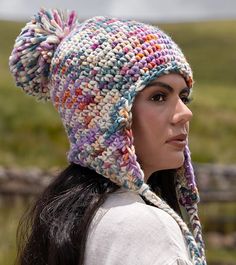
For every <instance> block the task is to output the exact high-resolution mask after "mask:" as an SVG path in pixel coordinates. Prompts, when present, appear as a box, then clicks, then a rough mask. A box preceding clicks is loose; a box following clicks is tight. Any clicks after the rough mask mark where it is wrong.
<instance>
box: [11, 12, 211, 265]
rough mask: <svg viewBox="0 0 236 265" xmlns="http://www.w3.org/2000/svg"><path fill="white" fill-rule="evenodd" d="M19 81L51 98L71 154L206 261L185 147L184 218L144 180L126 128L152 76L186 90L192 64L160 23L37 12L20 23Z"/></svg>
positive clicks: (181, 175) (14, 67) (14, 58)
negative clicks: (155, 210)
mask: <svg viewBox="0 0 236 265" xmlns="http://www.w3.org/2000/svg"><path fill="white" fill-rule="evenodd" d="M10 70H11V72H12V74H13V76H14V78H15V80H16V84H17V85H18V86H20V87H22V88H23V90H24V91H25V92H26V93H27V94H30V95H33V96H36V98H37V99H44V100H51V101H52V103H53V105H54V106H55V108H56V109H57V110H58V112H59V114H60V116H61V119H62V122H63V125H64V127H65V130H66V133H67V135H68V139H69V142H70V150H69V152H68V160H69V161H70V162H74V163H77V164H80V165H82V166H85V167H89V168H91V169H93V170H95V171H96V172H97V173H99V174H101V175H103V176H104V177H107V178H109V179H110V180H111V181H113V182H114V183H116V184H118V185H119V186H123V187H125V188H127V189H130V190H134V191H136V192H138V193H140V194H141V195H143V196H145V197H146V198H147V200H149V201H150V202H152V203H153V204H154V205H156V206H157V207H159V208H161V209H163V210H164V211H166V212H168V213H169V214H170V215H171V216H172V217H173V218H174V219H175V220H176V221H177V223H178V224H179V225H180V228H181V230H182V232H183V234H184V236H185V239H186V242H187V245H188V249H189V252H190V254H191V257H192V259H193V262H194V264H206V262H205V256H204V244H203V241H202V236H201V225H200V221H199V218H198V215H197V205H196V204H197V203H198V201H199V195H198V191H197V187H196V183H195V178H194V173H193V169H192V165H191V157H190V152H189V149H188V147H186V149H185V163H184V165H183V167H182V168H181V169H179V170H178V178H177V185H176V190H177V195H178V199H179V202H180V203H181V204H182V205H183V206H184V207H185V208H186V210H187V212H188V214H189V216H190V221H191V227H190V230H191V232H192V233H193V235H192V233H191V232H190V231H189V228H188V227H187V225H186V224H185V222H184V221H183V220H182V219H181V218H180V217H179V216H178V215H177V214H176V213H175V212H174V211H173V210H172V209H171V208H170V207H169V206H168V205H167V204H166V203H165V202H164V201H163V200H161V199H160V198H159V197H158V196H157V195H156V194H155V193H153V192H152V191H151V190H150V187H149V186H148V185H147V184H146V183H145V182H144V173H143V170H142V169H141V166H140V164H139V163H138V161H137V157H136V154H135V148H134V145H133V142H134V139H133V134H132V130H131V124H132V113H131V108H132V104H133V102H134V98H135V96H136V95H137V93H138V92H139V91H141V90H142V89H143V88H144V87H145V86H146V85H147V84H148V83H149V82H150V81H152V80H154V79H156V78H157V77H159V76H161V75H164V74H168V73H179V74H181V75H182V76H183V77H184V79H185V81H186V83H187V85H188V86H189V87H190V88H191V87H192V83H193V79H192V71H191V68H190V66H189V64H188V62H187V61H186V58H185V57H184V55H183V53H182V51H181V50H180V48H179V47H178V46H177V44H176V43H175V42H174V41H173V40H172V39H171V38H170V37H169V36H168V35H167V34H166V33H164V32H163V31H161V30H160V29H159V28H157V27H154V26H151V25H147V24H143V23H139V22H136V21H132V20H121V19H116V18H108V17H94V18H91V19H89V20H86V21H84V22H83V23H78V21H77V19H76V16H75V13H74V12H71V13H66V12H65V13H63V12H60V11H58V10H48V11H47V10H44V9H42V10H40V11H39V13H38V14H37V15H35V17H34V18H33V19H32V20H31V21H30V22H29V23H28V24H27V25H26V26H25V27H24V28H23V29H22V31H21V33H20V35H19V36H18V37H17V39H16V43H15V46H14V49H13V51H12V54H11V57H10Z"/></svg>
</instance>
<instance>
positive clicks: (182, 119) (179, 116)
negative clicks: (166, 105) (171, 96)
mask: <svg viewBox="0 0 236 265" xmlns="http://www.w3.org/2000/svg"><path fill="white" fill-rule="evenodd" d="M192 116H193V113H192V111H191V110H190V109H189V108H188V107H187V105H186V104H184V102H183V101H182V100H181V99H179V100H178V102H177V104H176V108H175V112H174V114H173V116H172V124H178V123H181V124H184V123H187V122H189V121H190V120H191V119H192Z"/></svg>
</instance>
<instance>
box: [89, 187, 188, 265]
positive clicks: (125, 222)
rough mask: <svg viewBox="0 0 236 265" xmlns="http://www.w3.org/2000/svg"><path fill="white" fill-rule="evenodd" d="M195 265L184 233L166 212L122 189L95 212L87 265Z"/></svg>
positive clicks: (90, 229)
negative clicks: (191, 259)
mask: <svg viewBox="0 0 236 265" xmlns="http://www.w3.org/2000/svg"><path fill="white" fill-rule="evenodd" d="M175 264H178V265H192V262H191V261H190V257H189V254H188V251H187V248H186V245H185V241H184V238H183V235H182V232H181V230H180V228H179V226H178V224H177V223H176V221H175V220H174V219H173V218H172V217H171V216H170V215H169V214H167V213H166V212H164V211H163V210H160V209H158V208H156V207H153V206H150V205H147V204H146V203H145V201H144V200H143V199H142V197H141V196H140V195H138V194H137V193H135V192H133V191H128V190H126V189H125V188H120V189H118V190H117V191H116V192H114V193H112V194H110V195H109V197H108V198H107V199H106V201H105V203H104V204H103V205H102V206H101V207H100V208H99V209H98V211H97V212H96V214H95V216H94V218H93V220H92V222H91V224H90V227H89V231H88V238H87V241H86V248H85V263H84V265H175Z"/></svg>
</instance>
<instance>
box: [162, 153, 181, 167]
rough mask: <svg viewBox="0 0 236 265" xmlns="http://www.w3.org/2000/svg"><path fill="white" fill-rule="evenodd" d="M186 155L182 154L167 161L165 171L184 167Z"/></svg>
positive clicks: (170, 157)
mask: <svg viewBox="0 0 236 265" xmlns="http://www.w3.org/2000/svg"><path fill="white" fill-rule="evenodd" d="M184 159H185V158H184V153H183V152H181V153H179V154H176V155H172V156H169V159H168V160H167V161H166V165H165V168H163V169H177V168H180V167H182V166H183V164H184Z"/></svg>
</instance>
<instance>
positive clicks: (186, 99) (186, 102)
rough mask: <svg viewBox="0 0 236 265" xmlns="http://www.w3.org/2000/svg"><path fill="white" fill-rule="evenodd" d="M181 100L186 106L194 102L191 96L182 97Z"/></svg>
mask: <svg viewBox="0 0 236 265" xmlns="http://www.w3.org/2000/svg"><path fill="white" fill-rule="evenodd" d="M181 100H182V101H183V103H184V104H186V105H187V104H189V103H190V102H191V101H192V100H193V98H191V97H189V96H182V97H181Z"/></svg>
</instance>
